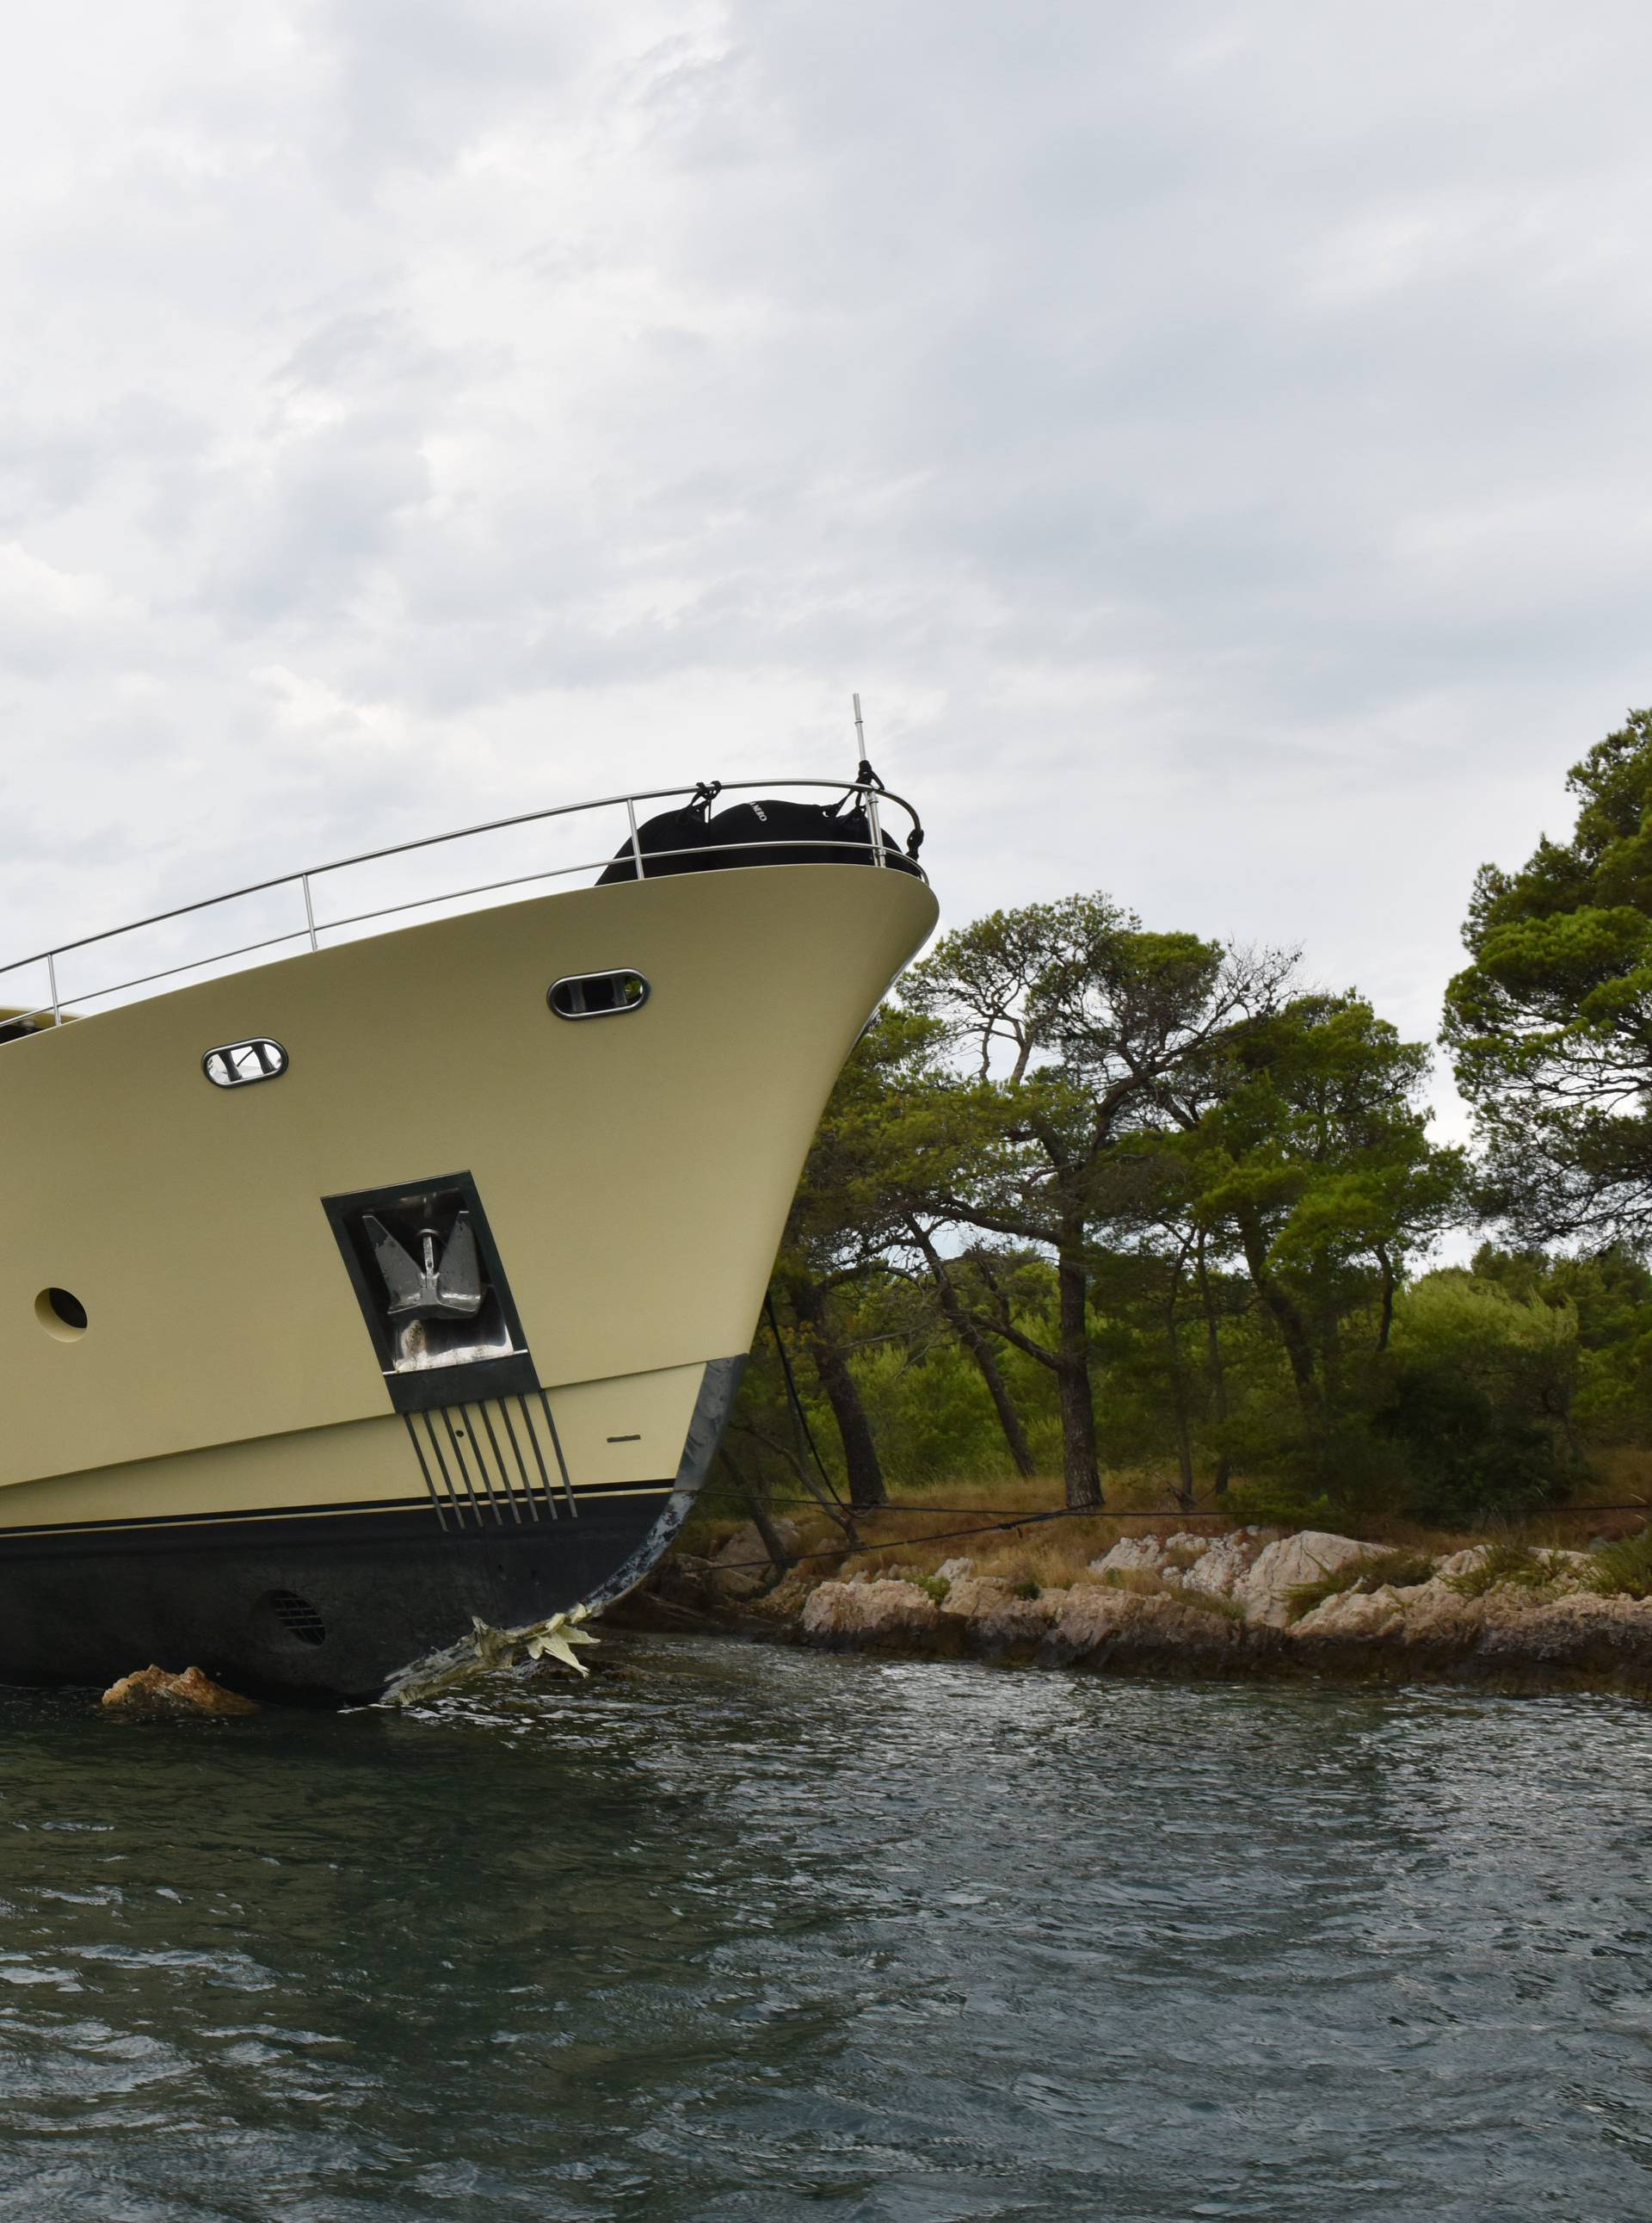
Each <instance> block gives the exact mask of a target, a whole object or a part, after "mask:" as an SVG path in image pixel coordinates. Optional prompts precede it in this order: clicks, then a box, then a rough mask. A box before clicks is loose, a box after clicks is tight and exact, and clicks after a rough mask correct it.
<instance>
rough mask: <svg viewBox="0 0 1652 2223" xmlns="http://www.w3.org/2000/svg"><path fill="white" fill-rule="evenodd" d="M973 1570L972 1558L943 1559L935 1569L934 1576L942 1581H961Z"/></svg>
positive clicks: (973, 1562)
mask: <svg viewBox="0 0 1652 2223" xmlns="http://www.w3.org/2000/svg"><path fill="white" fill-rule="evenodd" d="M974 1572H975V1561H974V1560H973V1559H943V1560H942V1561H941V1563H940V1565H939V1566H938V1567H937V1568H936V1570H935V1574H936V1578H937V1579H938V1580H939V1581H940V1582H943V1583H961V1582H963V1581H964V1579H965V1578H967V1577H968V1576H970V1575H972V1574H973V1573H974Z"/></svg>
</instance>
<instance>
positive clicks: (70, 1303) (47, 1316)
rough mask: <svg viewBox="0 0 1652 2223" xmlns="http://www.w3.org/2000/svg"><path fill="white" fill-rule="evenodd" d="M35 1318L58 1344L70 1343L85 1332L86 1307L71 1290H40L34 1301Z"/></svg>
mask: <svg viewBox="0 0 1652 2223" xmlns="http://www.w3.org/2000/svg"><path fill="white" fill-rule="evenodd" d="M35 1319H37V1320H38V1321H39V1322H40V1324H41V1326H42V1327H43V1328H44V1329H45V1330H46V1332H47V1335H52V1336H55V1337H56V1338H57V1339H58V1341H59V1342H60V1343H72V1342H73V1341H74V1340H75V1338H77V1337H78V1336H82V1335H85V1332H86V1307H85V1305H83V1304H82V1303H81V1301H80V1300H79V1297H77V1296H76V1295H75V1294H74V1292H73V1291H72V1289H55V1288H54V1289H42V1290H41V1293H40V1294H39V1296H37V1297H36V1298H35Z"/></svg>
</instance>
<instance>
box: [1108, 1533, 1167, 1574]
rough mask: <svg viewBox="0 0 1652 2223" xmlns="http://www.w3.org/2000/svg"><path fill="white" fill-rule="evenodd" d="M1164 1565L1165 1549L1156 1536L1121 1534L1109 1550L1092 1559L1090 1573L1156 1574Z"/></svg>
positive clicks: (1162, 1569)
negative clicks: (1098, 1557)
mask: <svg viewBox="0 0 1652 2223" xmlns="http://www.w3.org/2000/svg"><path fill="white" fill-rule="evenodd" d="M1164 1567H1165V1549H1164V1546H1163V1545H1162V1544H1161V1543H1160V1542H1159V1539H1158V1537H1157V1536H1121V1538H1120V1539H1119V1540H1118V1542H1117V1543H1116V1544H1115V1546H1113V1548H1112V1550H1111V1551H1110V1552H1103V1553H1102V1556H1101V1558H1100V1559H1092V1560H1091V1561H1090V1572H1091V1574H1092V1575H1158V1574H1162V1573H1163V1571H1164Z"/></svg>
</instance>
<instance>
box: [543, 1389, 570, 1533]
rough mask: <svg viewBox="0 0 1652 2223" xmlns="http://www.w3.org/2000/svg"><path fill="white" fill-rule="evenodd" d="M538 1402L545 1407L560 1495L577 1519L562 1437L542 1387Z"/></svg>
mask: <svg viewBox="0 0 1652 2223" xmlns="http://www.w3.org/2000/svg"><path fill="white" fill-rule="evenodd" d="M539 1402H540V1403H541V1404H542V1405H543V1407H544V1408H545V1426H547V1427H548V1428H549V1429H550V1448H551V1449H552V1451H554V1452H556V1470H557V1472H558V1473H559V1474H560V1475H561V1476H562V1495H563V1496H564V1497H566V1498H567V1500H568V1513H569V1515H570V1516H571V1517H572V1518H573V1519H574V1520H575V1521H577V1520H578V1519H579V1517H580V1508H579V1507H578V1506H577V1505H575V1502H574V1485H573V1483H571V1482H570V1481H569V1480H568V1461H567V1460H566V1459H565V1458H563V1457H562V1438H561V1437H560V1436H559V1435H558V1434H557V1433H556V1414H554V1413H553V1412H552V1411H551V1409H550V1398H549V1397H547V1396H546V1395H545V1393H544V1391H543V1389H541V1391H540V1392H539Z"/></svg>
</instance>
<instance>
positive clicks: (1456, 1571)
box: [1434, 1544, 1486, 1583]
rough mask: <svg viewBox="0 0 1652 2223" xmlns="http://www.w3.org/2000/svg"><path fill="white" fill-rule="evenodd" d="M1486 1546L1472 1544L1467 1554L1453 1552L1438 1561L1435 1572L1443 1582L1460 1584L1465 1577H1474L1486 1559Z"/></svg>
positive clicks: (1436, 1561) (1435, 1564)
mask: <svg viewBox="0 0 1652 2223" xmlns="http://www.w3.org/2000/svg"><path fill="white" fill-rule="evenodd" d="M1485 1557H1486V1546H1485V1545H1484V1544H1471V1545H1470V1546H1469V1547H1468V1549H1467V1551H1466V1552H1448V1554H1447V1556H1446V1557H1445V1558H1444V1559H1436V1560H1435V1563H1434V1571H1435V1574H1436V1575H1438V1576H1439V1577H1440V1578H1441V1580H1442V1582H1448V1583H1451V1582H1460V1580H1461V1579H1462V1578H1463V1576H1465V1575H1472V1574H1473V1571H1474V1570H1475V1568H1476V1567H1478V1566H1479V1564H1480V1561H1481V1560H1482V1559H1484V1558H1485Z"/></svg>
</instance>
